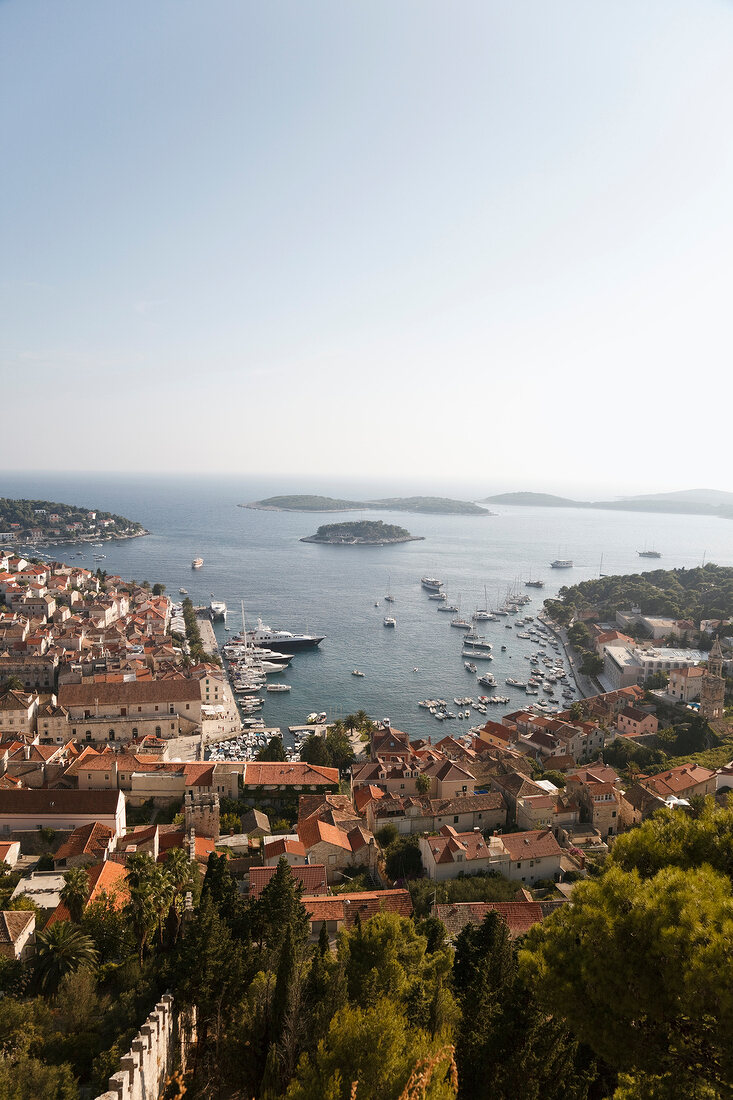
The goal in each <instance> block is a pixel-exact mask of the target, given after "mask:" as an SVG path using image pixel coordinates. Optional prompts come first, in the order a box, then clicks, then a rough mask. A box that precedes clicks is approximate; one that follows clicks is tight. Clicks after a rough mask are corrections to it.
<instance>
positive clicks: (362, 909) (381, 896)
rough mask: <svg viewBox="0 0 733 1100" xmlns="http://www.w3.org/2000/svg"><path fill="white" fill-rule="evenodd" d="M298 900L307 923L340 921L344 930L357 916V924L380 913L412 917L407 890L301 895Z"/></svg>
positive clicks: (410, 902)
mask: <svg viewBox="0 0 733 1100" xmlns="http://www.w3.org/2000/svg"><path fill="white" fill-rule="evenodd" d="M301 901H302V902H303V905H304V906H305V907H306V909H307V910H308V916H309V917H310V919H311V921H324V920H330V921H342V922H343V923H344V925H345V926H346V927H347V928H350V927H351V925H352V924H354V922H355V920H356V917H357V914H358V916H359V919H360V920H361V921H365V920H369V918H370V917H373V916H374V915H375V914H376V913H380V912H385V913H398V914H399V915H400V916H401V917H409V916H411V915H412V901H411V899H410V892H409V890H365V891H360V892H357V893H353V894H335V895H334V896H333V897H325V898H324V897H307V896H304V897H302V898H301Z"/></svg>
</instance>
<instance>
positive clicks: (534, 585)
mask: <svg viewBox="0 0 733 1100" xmlns="http://www.w3.org/2000/svg"><path fill="white" fill-rule="evenodd" d="M524 587H525V588H544V587H545V582H544V581H525V582H524Z"/></svg>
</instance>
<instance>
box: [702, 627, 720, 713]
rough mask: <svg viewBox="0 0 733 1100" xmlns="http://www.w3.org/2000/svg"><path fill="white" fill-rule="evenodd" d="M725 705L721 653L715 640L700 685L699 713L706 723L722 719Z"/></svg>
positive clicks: (718, 643)
mask: <svg viewBox="0 0 733 1100" xmlns="http://www.w3.org/2000/svg"><path fill="white" fill-rule="evenodd" d="M724 703H725V677H724V676H723V651H722V650H721V648H720V641H719V640H718V639H717V638H716V639H715V642H714V643H713V648H712V649H711V650H710V656H709V657H708V667H707V671H706V673H705V675H704V676H703V679H702V683H701V684H700V713H701V714H702V716H703V718H707V719H708V721H710V720H711V719H715V718H722V717H723V706H724Z"/></svg>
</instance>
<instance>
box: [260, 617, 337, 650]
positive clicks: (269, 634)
mask: <svg viewBox="0 0 733 1100" xmlns="http://www.w3.org/2000/svg"><path fill="white" fill-rule="evenodd" d="M325 637H326V635H325V634H293V633H291V631H289V630H273V629H272V627H271V626H267V625H266V624H265V623H263V621H262V619H258V620H257V629H256V630H248V631H247V644H248V645H253V646H256V647H257V648H258V649H259V648H260V647H261V646H269V648H270V649H274V650H282V651H283V652H285V653H294V652H295V651H296V650H298V649H313V648H314V647H315V646H317V645H320V644H321V642H322V641H323V639H324V638H325Z"/></svg>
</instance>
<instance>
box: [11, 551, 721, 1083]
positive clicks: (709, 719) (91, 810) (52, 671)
mask: <svg viewBox="0 0 733 1100" xmlns="http://www.w3.org/2000/svg"><path fill="white" fill-rule="evenodd" d="M0 600H1V601H2V607H1V608H0V738H1V740H0V841H1V848H2V855H1V858H2V861H3V874H2V877H0V888H1V889H2V891H3V898H4V904H3V909H2V912H0V940H1V941H2V952H1V954H2V956H3V957H4V958H5V959H6V960H11V961H14V963H17V965H19V966H20V967H21V968H27V969H28V971H29V972H33V970H34V968H38V967H39V966H49V965H50V964H51V962H52V961H53V959H54V958H55V953H58V951H59V950H60V948H59V942H61V943H62V944H63V937H62V936H61V932H60V929H63V928H64V927H65V926H66V927H68V926H69V925H81V924H82V923H83V921H84V914H85V913H86V912H87V911H88V912H89V914H91V913H92V912H94V913H96V914H97V916H98V915H99V913H101V912H102V911H105V912H107V913H108V914H111V915H112V916H114V915H115V914H117V915H118V916H119V917H123V916H124V915H126V914H134V913H135V912H137V910H136V908H135V907H136V905H138V904H139V902H140V892H141V890H142V886H141V881H142V880H141V873H142V871H143V870H144V871H145V874H149V875H152V874H153V870H154V868H156V867H159V868H162V869H163V871H165V870H166V868H171V869H172V868H173V867H177V868H178V870H179V872H180V871H181V869H183V872H182V875H181V877H180V879H179V880H178V881H179V888H178V892H177V893H176V892H174V893H173V894H171V896H170V897H169V898H168V900H167V901H164V902H163V903H162V904H163V907H164V911H165V912H168V910H169V909H170V912H171V914H176V916H175V920H176V921H177V922H178V923H182V925H183V926H184V927H185V925H186V923H187V922H190V921H192V920H194V919H195V916H194V915H195V912H196V899H197V898H198V897H199V896H200V891H201V884H202V883H204V885H206V884H207V883H212V884H213V882H214V880H217V881H218V880H220V879H221V876H222V875H225V876H226V880H227V881H228V882H230V883H231V886H230V887H229V888H230V889H231V891H233V894H232V896H233V897H236V898H237V899H238V901H237V904H238V905H239V904H243V905H261V904H262V899H263V898H265V899H266V898H267V897H268V896H269V895H268V893H267V889H268V884H270V883H273V882H274V881H277V882H278V883H279V884H280V886H279V887H278V888H283V889H284V888H285V887H283V886H282V882H283V880H285V879H287V880H288V882H289V883H290V886H289V889H291V890H292V891H293V897H294V898H295V899H297V904H298V905H299V906H300V907H302V910H301V911H302V914H303V922H304V928H305V929H306V933H305V939H306V941H310V942H312V943H320V944H321V949H322V950H323V951H326V952H332V953H335V952H338V951H339V950H340V948H339V943H340V942H341V939H342V937H343V936H348V935H356V934H358V935H361V934H362V930H363V929H364V928H365V927H366V926H367V925H368V924H369V922H371V921H372V920H377V921H378V920H380V919H385V915H391V916H390V917H389V919H390V920H392V919H397V920H398V921H403V922H404V921H407V922H411V923H413V924H415V926H416V927H418V926H422V925H421V922H424V921H425V920H428V919H431V920H433V921H434V922H436V923H435V924H434V926H433V927H434V928H435V929H436V930H437V931H436V932H435V935H437V936H438V938H439V941H440V943H441V944H442V945H443V947H444V948H445V950H449V949H450V945H451V944H454V943H455V942H456V940H457V937H459V936H460V935H461V934H462V933H463V932H464V930H465V929H466V928H467V927H468V928H470V927H478V926H479V925H481V924H482V922H485V921H486V919H487V917H488V916H489V915H490V914H492V913H493V914H495V915H496V918H497V919H498V920H500V921H501V922H502V924H503V926H504V927H505V928H506V934H507V936H508V937H509V940H510V941H511V942H514V941H519V940H521V938H522V937H524V936H526V935H527V934H528V933H529V932H530V930H531V929H533V928H535V927H538V926H541V925H542V924H543V923H544V922H545V921H546V920H548V918H550V917H551V916H552V915H553V914H556V913H557V912H558V910H562V909H565V908H566V907H567V908H568V911H569V910H570V909H572V908H573V906H574V903H573V897H574V892H575V889H576V887H577V885H578V883H582V882H584V881H585V880H587V879H589V878H590V879H593V877H594V876H597V875H598V874H599V873H600V872H601V870H602V868H603V866H604V864H605V863H606V862H607V861H608V860H609V859H611V860H612V859H613V853H614V845H615V844H616V843H617V842H618V838H623V837H624V835H625V834H627V835H628V834H630V833H633V832H634V831H639V830H640V829H641V828H643V826H644V824H645V823H646V822H648V821H650V820H652V819H654V818H655V815H659V814H660V813H661V815H662V816H664V815H665V814H666V815H672V816H675V815H682V816H683V817H690V815H692V816H693V817H694V816H695V815H697V814H699V813H700V812H701V809H702V807H703V805H710V806H711V807H714V806H715V805H719V806H721V807H723V806H724V805H725V801H726V799H727V792H728V790H729V789H730V788H731V787H732V786H733V760H731V759H728V758H727V755H725V753H726V748H727V746H728V745H729V744H730V742H729V741H728V738H729V737H730V736H731V732H732V731H731V720H730V719H729V718H728V717H727V716H726V675H727V670H728V667H729V661H730V647H731V638H730V636H729V635H730V633H731V632H733V626H732V625H731V619H730V618H727V619H725V620H722V619H715V620H713V619H707V620H702V621H700V622H692V621H690V620H674V619H668V618H662V617H655V616H649V615H644V614H642V611H641V609H640V608H639V607H629V608H628V609H626V610H624V611H619V612H618V613H617V614H616V616H615V620H614V621H613V622H608V621H603V620H601V619H599V613H598V609H597V608H596V609H594V608H592V607H589V608H587V609H585V612H584V613H579V614H577V613H575V612H574V613H573V617H572V619H571V621H570V622H569V623H565V624H563V623H560V622H555V621H553V620H552V618H551V617H550V615H549V613H546V614H545V615H544V616H543V618H544V621H545V623H546V625H547V627H548V629H550V630H552V631H553V632H555V633H556V635H557V637H558V639H562V644H563V645H565V646H567V648H568V650H569V651H570V653H571V662H572V652H573V645H572V643H571V641H570V639H575V643H576V648H577V646H578V645H579V641H578V640H579V638H580V637H581V634H582V638H583V644H584V652H585V653H586V658H585V662H586V665H585V667H586V668H588V667H592V669H593V673H592V675H591V674H590V673H589V674H585V675H583V674H580V673H579V674H578V676H577V679H578V683H579V686H583V687H585V688H587V689H589V690H587V691H583V692H582V695H583V697H581V698H578V699H574V700H573V701H572V702H571V703H569V705H568V706H567V707H562V709H555V710H549V709H548V707H547V704H543V705H542V707H540V706H532V705H531V704H530V705H528V706H527V707H526V708H522V709H519V710H517V709H514V710H510V711H508V712H507V713H504V714H501V713H499V712H496V714H495V718H491V719H487V720H485V721H484V720H483V716H482V720H481V723H480V724H479V725H475V726H473V727H472V728H471V729H470V730H469V731H466V732H465V733H460V734H457V735H456V736H451V735H448V736H443V737H441V738H440V739H439V740H436V741H431V740H428V739H426V738H424V737H414V736H412V735H411V734H410V731H409V730H400V729H397V728H395V727H394V726H393V725H392V723H391V722H390V721H389V719H388V718H382V719H379V720H376V719H372V718H370V717H369V716H368V715H366V714H364V713H363V712H361V713H359V714H357V715H354V716H349V718H347V719H346V720H345V721H338V722H334V723H329V722H328V720H327V718H326V715H325V714H322V715H312V716H310V721H311V725H307V724H306V725H304V726H303V727H298V728H297V729H289V730H285V731H283V730H280V729H268V730H262V729H261V728H260V730H259V735H258V738H257V741H256V745H255V751H242V745H243V738H246V735H247V730H248V728H249V726H248V723H249V721H250V720H249V719H248V718H247V717H246V716H245V717H243V714H246V712H244V711H242V710H240V707H238V705H237V700H236V698H235V695H234V694H233V691H232V686H231V684H230V681H229V678H228V675H227V671H226V670H225V667H224V665H223V662H222V659H221V656H220V655H219V653H218V649H217V643H216V638H215V636H214V632H213V630H211V625H210V622H209V609H206V608H202V609H199V610H198V613H195V614H194V612H193V609H192V608H189V609H188V611H185V613H184V610H182V608H181V606H180V605H176V604H174V603H173V601H172V600H171V599H170V598H169V597H168V596H167V595H166V593H165V591H164V587H163V586H162V585H153V586H152V587H151V586H150V585H147V584H145V585H139V584H136V583H134V582H129V581H126V580H124V579H123V578H121V577H119V576H109V575H107V574H105V573H104V571H103V570H102V569H97V570H95V571H93V570H92V569H90V568H86V567H84V566H81V565H78V564H66V563H63V562H56V561H43V560H41V559H40V558H35V559H34V560H30V559H29V558H24V557H23V556H21V555H19V554H15V553H13V552H12V551H9V550H8V551H6V552H0ZM548 605H549V607H550V609H551V608H552V601H548ZM192 614H193V615H194V619H193V620H192V619H191V618H190V616H191V615H192ZM192 622H193V624H194V625H193V627H192ZM626 631H633V636H632V633H626ZM691 638H694V639H695V643H696V644H695V645H686V646H684V647H683V646H681V645H678V646H676V647H673V646H672V645H671V644H669V643H671V642H673V641H674V640H675V639H678V640H682V639H684V640H685V641H686V642H687V641H689V639H691ZM640 639H644V640H640ZM244 641H245V646H246V636H245V638H244ZM662 643H663V644H662ZM270 644H272V643H270ZM585 647H587V648H585ZM283 648H284V649H285V651H286V652H287V644H285V645H284V647H283ZM589 653H590V654H591V656H593V657H594V663H593V664H592V666H588V654H589ZM255 659H256V654H255ZM594 684H595V685H596V688H597V689H598V688H600V690H595V691H593V685H594ZM651 685H653V686H651ZM244 705H245V707H246V703H245V704H244ZM685 744H686V745H688V746H689V749H688V753H687V756H686V758H685V753H684V751H683V749H684V745H685ZM713 744H716V745H718V747H719V748H718V751H717V760H716V761H715V763H714V765H713V766H707V765H706V764H705V763H703V762H702V760H701V759H700V757H701V756H702V757H705V751H704V750H709V749H710V748H711V746H712V745H713ZM675 746H676V747H675ZM721 753H722V754H723V755H722V756H721ZM713 755H715V754H713ZM731 757H733V750H731ZM708 812H711V813H712V809H711V810H709V811H708ZM143 878H144V875H143ZM467 884H470V885H471V891H470V893H469V894H468V895H467V894H466V893H465V890H466V886H467ZM211 888H212V889H213V886H212V887H211ZM154 897H155V895H154V892H153V893H152V894H150V898H149V900H150V905H152V907H153V908H152V910H151V912H152V911H154V909H155V901H154ZM112 916H110V917H108V918H107V919H112ZM137 919H139V914H138V918H137ZM171 919H173V918H171ZM90 920H91V917H90ZM416 922H417V923H416ZM161 927H162V926H161ZM375 927H376V925H375ZM148 935H149V936H150V935H152V926H151V928H150V929H149V932H148ZM161 942H162V932H161ZM344 942H346V941H344ZM147 944H148V939H147V937H145V938H144V939H143V941H142V943H141V946H140V957H141V959H143V957H144V955H145V952H146V950H152V938H151V939H150V946H149V947H148V946H146V945H147ZM74 969H75V968H71V969H70V970H69V973H71V974H73V971H74ZM194 1000H195V999H194ZM189 1007H190V1006H189ZM199 1010H200V1009H199ZM153 1011H154V1013H155V1014H157V1016H156V1020H157V1021H158V1023H157V1024H156V1027H157V1028H158V1029H159V1030H160V1028H161V1027H162V1028H163V1030H164V1032H165V1035H166V1036H168V1039H169V1038H170V1035H172V1034H173V1029H174V1028H180V1029H182V1031H181V1034H183V1033H184V1032H185V1028H186V1027H190V1019H189V1017H186V1019H188V1020H189V1023H185V1022H184V1021H183V1017H182V1016H181V1014H180V1013H179V1011H178V1009H177V1008H176V1007H175V1006H174V1004H173V1001H172V1000H168V1001H165V1002H160V1003H159V1004H158V1005H157V1006H156V1007H155V1008H154V1010H153ZM161 1021H162V1022H161ZM148 1039H149V1036H148ZM136 1042H138V1040H136ZM171 1049H172V1047H171V1043H170V1042H168V1040H166V1043H163V1045H162V1046H155V1045H154V1044H152V1040H150V1041H147V1040H146V1045H145V1050H144V1051H142V1052H141V1050H142V1048H141V1047H140V1045H139V1043H138V1048H136V1047H135V1044H134V1043H133V1048H132V1051H131V1053H130V1055H129V1056H127V1058H126V1059H125V1058H123V1059H122V1060H121V1061H120V1065H119V1067H115V1066H112V1065H110V1066H109V1070H110V1073H109V1082H108V1089H103V1088H102V1087H101V1084H102V1083H101V1082H100V1081H99V1079H98V1075H97V1078H96V1079H95V1088H96V1089H97V1091H96V1092H95V1093H94V1094H95V1095H100V1096H104V1097H105V1100H108V1098H111V1097H113V1096H114V1097H117V1096H124V1097H128V1096H129V1097H137V1096H138V1095H140V1096H141V1095H143V1092H141V1087H142V1086H141V1081H142V1080H143V1079H144V1076H145V1073H146V1072H149V1066H150V1064H152V1063H151V1062H150V1059H152V1058H155V1059H157V1062H156V1064H157V1066H158V1072H159V1073H160V1074H161V1075H162V1074H164V1073H165V1072H166V1071H167V1068H168V1061H167V1059H168V1053H170V1051H171ZM145 1052H147V1053H145ZM165 1052H168V1053H165ZM171 1057H172V1055H171ZM146 1059H147V1061H146ZM171 1065H172V1063H171ZM161 1080H162V1076H161ZM125 1089H127V1091H125ZM145 1095H148V1094H147V1093H145Z"/></svg>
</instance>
